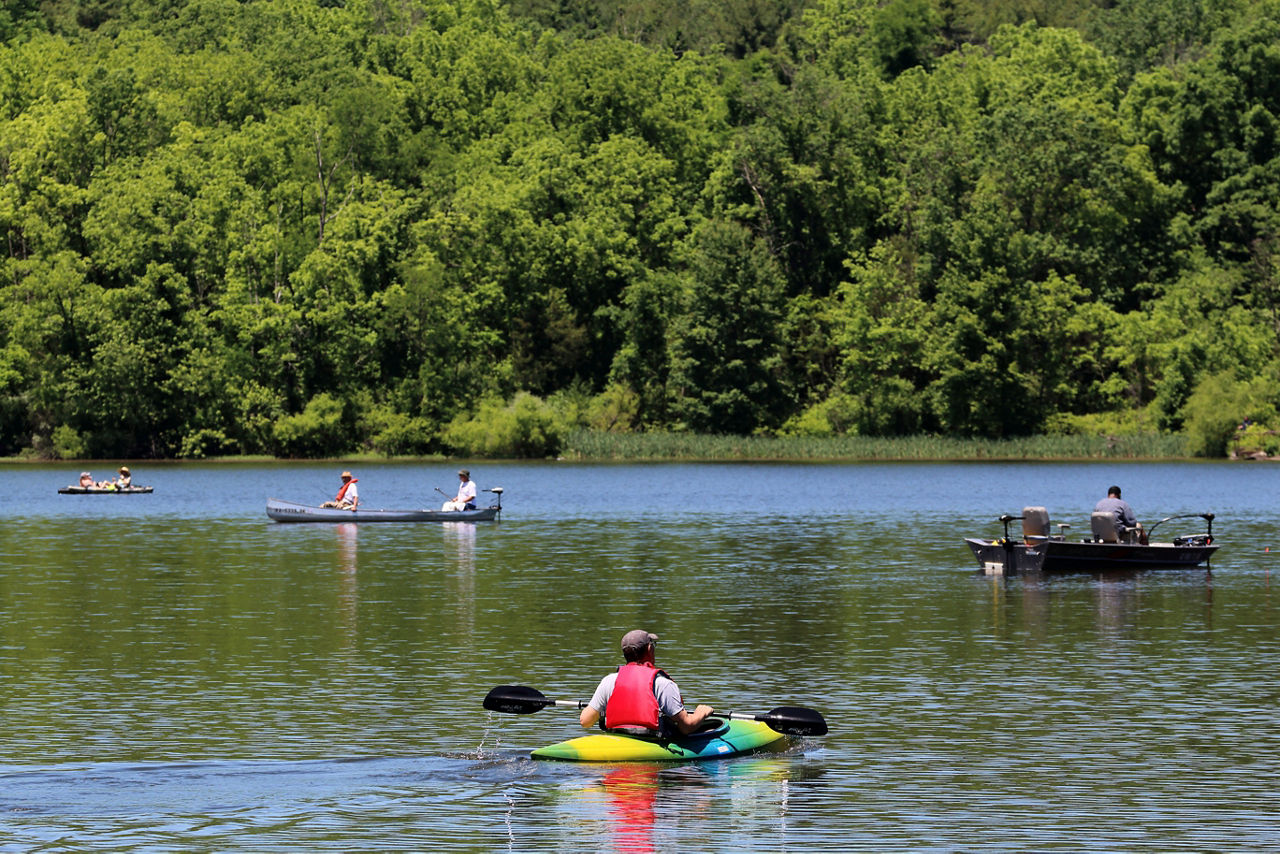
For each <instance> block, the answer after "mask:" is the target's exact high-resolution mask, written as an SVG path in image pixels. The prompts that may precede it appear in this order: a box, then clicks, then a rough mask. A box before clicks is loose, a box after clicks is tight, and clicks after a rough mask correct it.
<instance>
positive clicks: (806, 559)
mask: <svg viewBox="0 0 1280 854" xmlns="http://www.w3.org/2000/svg"><path fill="white" fill-rule="evenodd" d="M352 468H353V470H354V472H355V474H356V476H357V477H359V478H360V492H361V497H362V503H363V505H364V506H366V507H387V508H405V507H421V506H439V502H440V501H441V500H442V499H440V496H439V495H438V494H437V493H436V492H434V491H433V488H434V487H440V488H441V489H444V490H445V491H448V492H452V491H453V489H454V487H455V484H456V482H457V478H456V476H455V474H454V472H455V470H456V468H457V466H456V465H445V464H443V463H438V462H434V463H429V464H416V465H410V464H381V465H378V464H375V465H359V466H352ZM470 468H471V470H472V473H473V475H474V476H475V479H476V481H477V482H478V483H479V485H480V486H481V487H482V488H483V487H491V486H498V485H500V486H503V487H504V488H505V489H506V493H505V495H504V498H503V507H504V511H503V518H502V521H501V522H499V523H488V524H484V523H482V524H477V525H441V524H399V525H397V524H385V525H378V524H362V525H354V524H340V525H333V524H314V525H283V524H277V523H273V522H271V521H269V520H268V519H267V518H266V515H265V512H264V508H265V503H266V499H267V498H268V496H272V497H278V498H285V499H292V500H298V501H309V502H313V503H319V502H320V501H322V500H325V499H326V498H329V497H332V494H333V493H334V492H335V491H336V490H337V487H338V486H339V480H338V474H339V473H340V471H341V469H342V466H341V465H334V464H324V465H316V464H253V465H248V464H246V465H239V464H210V465H204V464H181V465H178V464H172V465H144V464H138V465H137V466H135V467H134V469H135V470H134V481H135V483H139V484H150V485H153V486H154V487H155V493H154V494H152V495H142V496H110V497H107V496H102V497H99V496H63V495H57V494H56V490H57V488H58V487H60V486H65V485H67V484H70V483H72V482H73V481H74V480H75V478H76V476H77V475H78V474H79V468H78V467H75V466H61V467H56V468H55V467H46V466H31V465H8V466H0V478H2V479H3V484H4V487H5V492H6V494H8V495H9V496H10V497H11V498H13V499H14V503H13V504H12V505H11V508H10V511H9V513H8V514H7V518H6V519H5V521H4V522H3V523H0V704H2V709H3V717H2V719H0V851H5V852H8V851H89V850H92V851H138V850H144V851H145V850H154V851H172V850H200V851H212V850H228V849H233V850H234V849H240V850H246V849H251V850H255V851H296V850H311V851H323V850H331V851H339V850H343V851H349V850H362V849H363V850H422V849H426V848H447V849H453V850H467V851H485V850H504V849H505V850H512V851H534V850H537V851H546V850H559V851H613V850H625V851H651V850H652V851H674V850H681V851H746V850H789V851H813V850H830V851H835V850H894V849H897V850H902V849H910V850H936V851H972V850H979V849H980V850H1007V851H1025V850H1029V849H1030V850H1041V851H1043V850H1072V851H1079V850H1108V851H1115V850H1125V851H1140V850H1149V851H1167V850H1171V849H1179V850H1197V851H1202V850H1228V849H1229V850H1264V849H1274V848H1275V847H1276V846H1277V845H1280V809H1277V803H1276V798H1277V792H1278V791H1280V721H1278V718H1277V714H1278V713H1277V710H1278V709H1280V702H1278V701H1280V632H1278V631H1277V628H1278V627H1277V622H1278V620H1277V602H1276V599H1277V595H1276V594H1277V591H1275V590H1274V589H1273V584H1274V581H1273V577H1272V576H1273V572H1275V571H1276V570H1280V564H1277V563H1276V560H1277V555H1280V500H1278V499H1280V490H1278V489H1277V478H1280V468H1277V467H1274V466H1270V465H1266V464H1245V463H1236V464H1226V463H1222V464H1217V463H1202V464H1146V463H1142V464H1137V463H1133V464H855V465H776V464H762V465H743V464H723V465H682V464H679V465H678V464H671V465H665V464H664V465H654V464H648V465H585V464H584V465H579V464H566V463H536V464H529V463H519V464H492V463H474V464H471V465H470ZM107 473H108V467H103V466H99V467H97V468H96V469H95V474H96V475H97V476H99V477H103V476H106V474H107ZM1111 483H1119V484H1121V485H1122V486H1123V487H1124V495H1125V498H1126V499H1127V500H1128V501H1129V502H1130V503H1131V504H1133V506H1134V508H1135V510H1136V511H1137V513H1138V516H1139V518H1140V519H1142V520H1143V521H1144V522H1145V523H1146V524H1148V525H1150V524H1151V523H1152V522H1154V521H1155V520H1156V519H1159V518H1161V517H1164V516H1169V515H1173V514H1177V513H1194V512H1203V511H1212V512H1214V513H1216V514H1217V516H1218V518H1217V519H1216V520H1215V523H1214V529H1213V530H1214V534H1215V535H1216V536H1217V537H1218V541H1219V543H1220V544H1221V545H1222V549H1221V550H1220V551H1219V553H1218V555H1217V556H1216V557H1215V558H1214V561H1213V566H1212V569H1211V570H1206V569H1205V568H1200V569H1196V570H1178V571H1148V572H1141V573H1123V574H1115V575H1091V574H1078V575H1069V576H1061V577H1047V578H1038V577H1021V578H1019V577H1014V578H1000V577H991V576H984V575H981V574H979V573H977V571H976V569H977V564H976V562H975V561H974V560H973V558H972V556H971V555H970V553H969V551H968V549H967V548H966V547H965V545H964V543H963V541H962V539H963V537H965V536H970V535H984V536H994V535H996V534H997V533H999V531H1000V526H999V524H998V523H997V522H996V521H995V520H996V517H997V516H998V515H999V514H1001V513H1005V512H1014V513H1016V512H1018V511H1020V509H1021V508H1022V507H1023V506H1024V505H1027V504H1043V505H1045V506H1047V507H1048V509H1049V512H1050V515H1051V521H1052V522H1053V523H1054V524H1056V523H1059V522H1067V523H1070V524H1071V525H1072V531H1074V532H1077V533H1079V534H1081V535H1083V534H1084V533H1085V532H1087V530H1088V512H1089V510H1091V509H1092V506H1093V504H1094V502H1095V501H1097V499H1098V498H1100V497H1102V496H1103V495H1104V494H1105V491H1106V487H1107V486H1108V485H1110V484H1111ZM488 500H489V496H488V495H483V494H482V503H487V502H488ZM1201 531H1203V523H1201V522H1200V521H1199V520H1186V521H1175V522H1169V523H1166V524H1165V525H1164V526H1162V527H1161V529H1160V533H1162V534H1164V533H1167V534H1169V535H1173V534H1178V533H1200V532H1201ZM1161 538H1162V539H1163V537H1161ZM636 627H643V628H647V629H649V630H650V631H653V632H656V633H657V634H659V635H660V636H661V637H662V642H661V643H660V644H659V663H660V664H661V665H662V666H664V667H665V668H666V669H667V670H668V671H669V672H670V673H671V675H672V676H673V677H674V678H675V679H676V680H677V681H678V682H679V683H680V685H681V688H682V690H683V693H684V697H685V700H686V701H687V702H689V703H690V704H693V703H697V702H705V703H709V704H711V705H714V706H716V707H717V708H719V709H722V710H737V711H756V712H761V711H767V710H768V709H770V708H772V707H774V706H779V705H800V706H808V707H812V708H816V709H818V710H820V711H821V712H822V713H823V714H824V715H825V716H826V717H827V720H828V722H829V723H830V725H831V733H830V735H828V736H826V737H824V738H821V739H812V740H806V741H801V742H799V743H793V744H792V746H791V747H790V748H789V749H788V750H786V751H785V752H782V753H777V754H768V755H764V756H756V757H746V758H741V759H734V760H728V761H723V762H713V763H708V764H702V765H677V766H668V767H662V766H655V765H636V766H625V765H614V766H595V765H585V766H584V765H574V764H563V763H546V762H537V761H534V760H531V759H529V758H528V751H529V750H530V749H532V748H534V747H537V746H540V745H543V744H548V743H550V742H553V741H558V740H561V739H563V738H568V737H571V736H573V735H576V734H579V732H580V728H579V727H578V726H577V723H576V715H575V714H574V713H573V712H572V711H571V710H568V709H548V710H544V711H542V712H539V713H537V714H534V715H527V716H512V715H496V714H490V713H488V712H486V711H484V710H483V709H481V706H480V703H481V700H482V698H483V697H484V695H485V694H486V693H487V692H488V690H489V689H490V688H492V687H494V686H495V685H501V684H522V685H530V686H533V687H536V688H538V689H540V690H542V691H543V692H544V693H546V694H547V695H548V696H551V697H555V698H560V699H574V700H576V699H585V698H587V697H589V696H590V694H591V691H592V689H593V688H594V686H595V683H596V682H597V681H598V680H599V678H600V677H601V676H602V675H603V674H604V673H605V672H607V671H608V670H609V669H610V668H612V667H615V666H616V665H617V664H618V663H619V660H620V656H619V654H618V651H617V645H618V639H619V638H620V636H621V635H622V634H623V632H625V631H626V630H628V629H631V628H636Z"/></svg>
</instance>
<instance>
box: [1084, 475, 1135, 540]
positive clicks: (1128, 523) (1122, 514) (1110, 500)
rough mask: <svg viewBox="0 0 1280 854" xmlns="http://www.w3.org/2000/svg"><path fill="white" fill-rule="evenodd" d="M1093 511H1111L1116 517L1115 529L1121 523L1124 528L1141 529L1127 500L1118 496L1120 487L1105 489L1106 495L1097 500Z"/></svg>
mask: <svg viewBox="0 0 1280 854" xmlns="http://www.w3.org/2000/svg"><path fill="white" fill-rule="evenodd" d="M1093 512H1094V513H1111V514H1113V515H1114V516H1115V517H1116V529H1117V531H1118V530H1119V528H1120V526H1121V525H1123V526H1124V527H1126V528H1137V529H1141V528H1142V525H1140V524H1139V523H1138V517H1137V516H1136V515H1134V512H1133V508H1132V507H1130V506H1129V502H1128V501H1125V500H1124V499H1122V498H1121V497H1120V487H1118V486H1113V487H1111V488H1110V489H1108V490H1107V497H1106V498H1104V499H1102V500H1101V501H1099V502H1098V503H1097V504H1096V505H1094V508H1093Z"/></svg>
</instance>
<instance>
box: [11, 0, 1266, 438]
mask: <svg viewBox="0 0 1280 854" xmlns="http://www.w3.org/2000/svg"><path fill="white" fill-rule="evenodd" d="M689 8H690V7H689V5H688V4H687V3H683V4H682V3H677V2H675V0H654V2H646V3H638V2H632V0H626V2H620V3H602V2H598V0H566V2H555V3H552V2H547V0H528V2H525V0H522V1H521V2H516V3H499V4H487V3H479V4H477V3H470V2H460V0H402V2H399V1H398V2H393V3H388V2H385V0H255V2H233V0H165V2H162V3H157V2H155V0H113V2H106V0H10V2H7V3H5V4H4V5H3V6H0V235H3V240H0V455H15V456H27V455H30V456H33V457H41V458H45V459H50V460H58V459H61V460H70V459H120V458H124V459H156V460H161V459H206V458H207V459H220V458H227V457H231V458H239V457H241V456H245V455H268V457H269V458H278V459H310V460H314V459H341V458H346V456H347V455H350V454H359V453H367V454H377V455H380V456H379V457H365V459H368V458H382V459H394V458H405V459H413V458H418V459H428V458H433V457H435V456H439V457H441V458H459V457H463V458H475V459H486V460H494V459H513V458H527V459H555V458H568V459H574V458H577V459H604V460H614V459H617V460H623V459H642V460H643V459H675V460H687V459H850V460H854V459H872V460H878V459H981V460H989V459H1041V458H1044V459H1062V458H1070V459H1074V458H1080V459H1132V458H1137V457H1139V456H1140V457H1143V458H1153V457H1155V458H1165V457H1170V456H1172V457H1183V456H1194V457H1205V458H1222V457H1226V456H1228V455H1232V454H1235V455H1249V456H1251V457H1254V458H1257V456H1260V455H1263V454H1265V455H1267V456H1268V457H1274V456H1276V455H1280V334H1278V333H1280V194H1276V193H1275V192H1274V188H1275V184H1276V176H1277V175H1280V119H1278V118H1277V117H1280V87H1277V86H1276V85H1275V80H1276V79H1277V77H1280V0H1239V2H1236V0H1231V2H1221V0H1142V2H1137V0H1134V2H1122V3H1119V2H1114V0H1067V2H1065V3H1060V4H1045V3H1033V2H1031V0H1001V2H998V3H984V2H977V0H946V2H943V0H794V2H788V3H773V4H770V3H763V4H760V3H755V4H753V3H746V2H742V0H726V2H725V3H720V4H706V5H705V6H701V7H700V6H694V7H692V8H694V9H695V13H694V14H690V13H689ZM582 429H595V430H606V431H615V432H616V433H617V434H620V435H608V436H594V435H583V436H578V435H576V434H575V431H578V430H582ZM1147 432H1149V433H1151V434H1153V437H1147V438H1115V439H1108V438H1107V437H1137V436H1140V435H1141V434H1143V433H1147ZM712 434H726V435H728V434H732V435H734V436H742V437H754V438H741V439H736V438H715V437H714V436H713V435H712ZM1073 435H1074V436H1084V437H1096V438H1092V439H1072V438H1068V437H1069V436H1073ZM771 436H782V437H791V438H788V439H769V438H764V437H771ZM1011 436H1016V437H1032V436H1042V437H1044V438H1018V439H1000V438H997V437H1011ZM1166 436H1167V437H1168V438H1165V437H1166ZM571 437H572V438H571ZM803 437H830V438H829V439H828V438H824V439H823V440H822V441H809V440H807V439H805V438H803ZM837 437H849V438H837ZM870 437H884V438H870ZM938 437H976V438H973V439H963V440H962V439H953V438H938ZM982 437H985V439H984V438H982ZM1177 437H1181V438H1177Z"/></svg>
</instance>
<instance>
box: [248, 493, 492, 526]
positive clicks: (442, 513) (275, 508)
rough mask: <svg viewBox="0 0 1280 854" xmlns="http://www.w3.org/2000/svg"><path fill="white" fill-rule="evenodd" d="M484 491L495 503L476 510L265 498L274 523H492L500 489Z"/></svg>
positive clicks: (268, 513)
mask: <svg viewBox="0 0 1280 854" xmlns="http://www.w3.org/2000/svg"><path fill="white" fill-rule="evenodd" d="M485 492H492V493H493V494H494V495H496V496H498V501H497V503H495V504H493V505H491V506H489V507H478V508H476V509H475V510H431V509H428V508H423V509H420V510H371V509H365V508H364V507H361V508H359V509H357V510H341V509H339V508H336V507H316V506H315V505H314V504H299V503H298V502H296V501H283V500H281V499H279V498H268V499H267V516H269V517H270V518H272V519H274V520H275V521H277V522H492V521H493V520H495V519H497V518H498V516H499V514H501V513H502V492H503V490H502V487H500V486H495V487H494V488H493V489H486V490H485Z"/></svg>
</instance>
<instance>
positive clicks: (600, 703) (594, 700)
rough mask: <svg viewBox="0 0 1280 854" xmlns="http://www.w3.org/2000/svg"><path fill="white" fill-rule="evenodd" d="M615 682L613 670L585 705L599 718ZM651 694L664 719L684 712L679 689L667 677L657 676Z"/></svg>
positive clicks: (616, 679) (602, 713)
mask: <svg viewBox="0 0 1280 854" xmlns="http://www.w3.org/2000/svg"><path fill="white" fill-rule="evenodd" d="M617 681H618V671H616V670H615V671H613V672H612V673H610V674H609V675H608V676H606V677H604V678H603V679H601V680H600V684H599V685H598V686H596V692H595V693H594V694H592V695H591V702H589V703H587V705H588V706H590V707H591V708H593V709H595V710H596V711H597V712H599V713H600V717H601V718H603V717H604V708H605V706H606V705H608V703H609V697H610V696H611V695H612V694H613V685H614V683H615V682H617ZM653 694H654V696H655V697H657V698H658V711H659V712H661V713H662V714H663V715H664V716H665V717H668V718H671V717H675V716H676V715H678V714H680V713H681V712H683V711H684V701H683V700H682V699H680V687H679V686H678V685H676V683H675V682H673V681H672V680H671V679H670V678H669V677H667V676H664V675H662V674H658V679H657V681H656V682H654V684H653Z"/></svg>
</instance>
